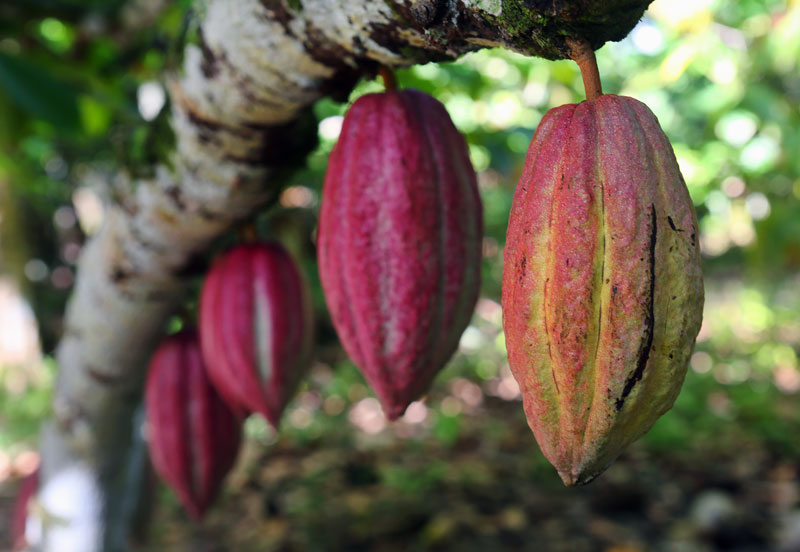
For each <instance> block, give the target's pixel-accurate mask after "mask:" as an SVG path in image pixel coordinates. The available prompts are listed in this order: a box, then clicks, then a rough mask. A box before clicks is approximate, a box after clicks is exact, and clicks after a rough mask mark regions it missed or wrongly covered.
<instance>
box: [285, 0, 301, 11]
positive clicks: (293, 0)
mask: <svg viewBox="0 0 800 552" xmlns="http://www.w3.org/2000/svg"><path fill="white" fill-rule="evenodd" d="M286 3H287V4H289V8H290V9H291V10H292V11H294V12H301V11H303V1H302V0H286Z"/></svg>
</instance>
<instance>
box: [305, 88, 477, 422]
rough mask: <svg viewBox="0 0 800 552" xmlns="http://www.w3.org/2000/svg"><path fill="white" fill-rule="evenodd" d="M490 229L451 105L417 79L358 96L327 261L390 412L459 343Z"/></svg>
mask: <svg viewBox="0 0 800 552" xmlns="http://www.w3.org/2000/svg"><path fill="white" fill-rule="evenodd" d="M482 235H483V221H482V210H481V201H480V197H479V195H478V187H477V182H476V176H475V170H474V169H473V168H472V164H471V163H470V160H469V154H468V151H467V145H466V142H465V141H464V137H463V136H462V135H461V134H460V133H459V132H458V130H457V129H456V127H455V126H454V125H453V122H452V121H451V120H450V116H449V115H448V114H447V111H446V110H445V108H444V106H443V105H442V104H441V103H439V102H438V101H437V100H436V99H435V98H433V97H431V96H429V95H428V94H424V93H422V92H419V91H417V90H400V91H396V90H390V91H387V92H383V93H379V94H368V95H365V96H362V97H360V98H359V99H358V100H356V102H355V103H354V104H353V105H352V107H350V109H349V111H348V112H347V115H346V117H345V119H344V123H343V125H342V131H341V134H340V136H339V141H338V143H337V144H336V147H335V148H334V149H333V152H332V153H331V156H330V160H329V162H328V170H327V173H326V175H325V185H324V189H323V194H322V206H321V211H320V220H319V230H318V257H319V272H320V278H321V281H322V288H323V291H324V292H325V299H326V301H327V304H328V309H329V311H330V314H331V319H332V320H333V324H334V326H335V328H336V331H337V333H338V335H339V339H340V340H341V342H342V345H343V346H344V348H345V350H346V351H347V354H348V355H349V356H350V358H351V359H352V360H353V362H354V363H355V364H356V366H358V368H359V369H360V370H361V371H362V372H363V374H364V376H365V378H366V379H367V381H368V382H369V384H370V385H371V386H372V388H373V389H374V390H375V393H376V394H377V395H378V397H379V398H380V400H381V403H382V404H383V409H384V412H385V413H386V416H387V417H388V418H389V419H395V418H397V417H398V416H400V415H401V414H402V413H403V412H404V411H405V409H406V407H407V406H408V405H409V403H410V402H412V401H413V400H415V399H417V398H419V397H420V395H422V394H423V393H424V392H425V391H426V390H427V389H428V387H429V385H430V383H431V381H432V380H433V378H434V376H435V375H436V374H437V373H438V371H439V370H440V369H441V368H442V367H443V366H444V365H445V364H446V363H447V361H448V360H449V359H450V357H451V356H452V354H453V353H454V352H455V350H456V347H457V346H458V342H459V338H460V337H461V333H462V332H463V331H464V329H465V328H466V327H467V324H468V323H469V320H470V317H471V316H472V311H473V309H474V307H475V302H476V301H477V298H478V290H479V287H480V263H481V243H482Z"/></svg>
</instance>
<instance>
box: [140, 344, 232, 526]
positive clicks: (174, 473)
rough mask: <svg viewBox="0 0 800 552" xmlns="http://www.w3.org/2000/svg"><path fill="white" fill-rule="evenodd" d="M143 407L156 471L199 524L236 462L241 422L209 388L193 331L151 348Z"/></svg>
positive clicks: (151, 456)
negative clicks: (152, 351)
mask: <svg viewBox="0 0 800 552" xmlns="http://www.w3.org/2000/svg"><path fill="white" fill-rule="evenodd" d="M145 408H146V412H147V428H148V444H149V448H150V458H151V459H152V461H153V466H154V468H155V470H156V473H158V475H159V476H160V477H161V479H163V480H164V481H165V482H166V483H167V484H168V485H169V486H170V487H171V488H172V489H173V490H174V491H175V493H176V494H177V495H178V498H179V499H180V501H181V503H182V504H183V506H184V507H185V508H186V510H187V511H188V512H189V514H190V515H191V516H192V517H193V518H194V519H195V520H200V519H201V518H202V517H203V515H204V514H205V512H206V510H207V508H208V506H209V505H210V504H211V503H212V502H213V500H214V499H215V498H216V496H217V494H218V492H219V489H220V487H221V485H222V481H223V479H224V478H225V476H226V475H227V473H228V472H229V471H230V470H231V468H232V467H233V465H234V463H235V461H236V456H237V454H238V452H239V444H240V440H241V426H242V423H241V420H240V419H239V418H238V417H237V416H236V415H235V414H234V412H233V411H232V410H231V408H230V407H229V406H228V405H227V404H226V403H225V402H224V401H223V400H222V398H221V397H220V396H219V395H218V394H217V391H216V390H215V389H214V387H213V386H212V385H211V382H210V381H209V379H208V375H207V373H206V367H205V365H204V364H203V357H202V355H201V353H200V344H199V343H198V341H197V333H196V332H195V331H194V330H186V331H183V332H181V333H178V334H174V335H171V336H169V337H167V338H166V339H165V340H164V341H163V342H162V343H161V345H160V346H159V347H158V349H157V350H156V352H155V354H154V355H153V358H152V359H151V361H150V368H149V372H148V374H147V382H146V385H145Z"/></svg>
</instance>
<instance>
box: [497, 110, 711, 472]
mask: <svg viewBox="0 0 800 552" xmlns="http://www.w3.org/2000/svg"><path fill="white" fill-rule="evenodd" d="M502 301H503V328H504V330H505V335H506V346H507V349H508V360H509V364H510V366H511V370H512V373H513V374H514V377H515V378H516V380H517V382H518V383H519V386H520V389H521V391H522V396H523V401H524V406H525V413H526V416H527V418H528V423H529V425H530V427H531V429H532V430H533V433H534V435H535V436H536V440H537V441H538V443H539V446H540V447H541V449H542V452H543V453H544V455H545V456H546V457H547V458H548V459H549V460H550V462H551V463H552V464H553V465H554V466H555V468H556V469H557V470H558V473H559V475H560V476H561V478H562V479H563V481H564V482H565V483H566V484H568V485H574V484H582V483H586V482H588V481H590V480H592V479H593V478H594V477H596V476H597V475H598V474H599V473H601V472H602V471H603V470H604V469H605V468H606V467H607V466H608V465H609V464H610V463H611V462H612V461H613V460H614V459H615V458H616V457H617V455H619V453H620V452H621V451H622V449H623V448H624V447H626V446H627V445H628V444H629V443H631V442H632V441H634V440H635V439H637V438H639V437H640V436H641V435H642V434H644V433H645V432H646V431H647V430H648V429H650V427H651V426H652V425H653V424H654V423H655V421H656V419H658V417H659V416H661V415H662V414H663V413H664V412H666V411H667V410H669V409H670V408H671V407H672V404H673V402H674V401H675V398H676V397H677V395H678V392H679V391H680V388H681V385H682V383H683V379H684V377H685V375H686V367H687V363H688V361H689V356H690V355H691V352H692V348H693V345H694V341H695V338H696V336H697V332H698V331H699V329H700V322H701V319H702V312H703V279H702V273H701V267H700V254H699V250H698V245H697V220H696V216H695V213H694V207H693V206H692V202H691V199H690V197H689V192H688V190H687V189H686V184H685V183H684V181H683V177H682V176H681V174H680V171H679V169H678V164H677V162H676V160H675V155H674V153H673V151H672V147H671V146H670V144H669V141H668V140H667V137H666V136H665V135H664V132H663V131H662V130H661V127H660V126H659V124H658V120H657V119H656V117H655V115H653V113H652V112H651V111H650V110H649V109H648V108H647V107H646V106H645V105H644V104H642V103H640V102H638V101H636V100H634V99H632V98H626V97H620V96H614V95H604V96H600V97H599V98H598V99H596V100H593V101H585V102H582V103H580V104H578V105H565V106H562V107H558V108H556V109H552V110H550V111H549V112H548V113H547V114H546V115H545V117H544V118H543V119H542V122H541V124H540V125H539V127H538V129H537V130H536V134H535V135H534V137H533V141H532V142H531V146H530V149H529V150H528V154H527V159H526V162H525V168H524V171H523V174H522V176H521V178H520V181H519V184H518V186H517V189H516V192H515V195H514V201H513V207H512V210H511V216H510V220H509V224H508V233H507V240H506V248H505V267H504V274H503V299H502Z"/></svg>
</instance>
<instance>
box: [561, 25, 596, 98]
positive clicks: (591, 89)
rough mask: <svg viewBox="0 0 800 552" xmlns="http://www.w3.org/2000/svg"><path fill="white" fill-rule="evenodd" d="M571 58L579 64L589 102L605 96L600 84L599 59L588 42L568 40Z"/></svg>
mask: <svg viewBox="0 0 800 552" xmlns="http://www.w3.org/2000/svg"><path fill="white" fill-rule="evenodd" d="M567 46H569V51H570V54H569V56H570V58H572V61H574V62H575V63H577V64H578V67H579V68H580V70H581V76H582V77H583V87H584V89H585V90H586V99H587V100H596V99H597V98H599V97H600V96H602V95H603V84H602V83H601V82H600V71H599V70H598V69H597V58H596V57H595V55H594V50H592V47H591V46H590V45H589V43H588V42H587V41H586V40H583V39H580V40H576V39H574V38H568V39H567Z"/></svg>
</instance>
